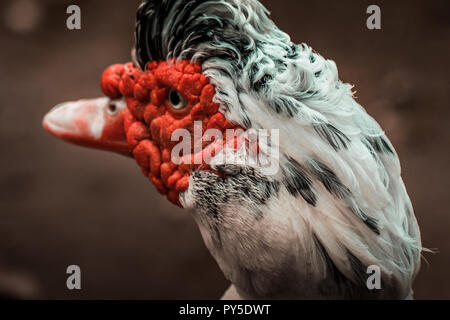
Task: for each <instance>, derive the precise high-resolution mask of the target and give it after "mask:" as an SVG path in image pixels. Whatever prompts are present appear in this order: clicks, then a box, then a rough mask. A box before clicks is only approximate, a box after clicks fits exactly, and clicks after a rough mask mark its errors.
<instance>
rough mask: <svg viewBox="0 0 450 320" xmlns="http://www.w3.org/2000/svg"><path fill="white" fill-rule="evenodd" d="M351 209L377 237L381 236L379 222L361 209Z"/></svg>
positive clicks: (352, 207) (351, 207)
mask: <svg viewBox="0 0 450 320" xmlns="http://www.w3.org/2000/svg"><path fill="white" fill-rule="evenodd" d="M350 209H351V210H352V212H353V213H354V214H356V215H357V216H358V217H360V218H361V220H362V221H363V222H364V223H365V224H366V226H368V227H369V229H370V230H372V231H373V232H374V233H376V234H377V235H380V227H379V226H378V220H377V219H375V218H373V217H370V216H368V215H367V214H366V213H365V212H364V211H363V210H362V209H361V208H358V207H354V206H350Z"/></svg>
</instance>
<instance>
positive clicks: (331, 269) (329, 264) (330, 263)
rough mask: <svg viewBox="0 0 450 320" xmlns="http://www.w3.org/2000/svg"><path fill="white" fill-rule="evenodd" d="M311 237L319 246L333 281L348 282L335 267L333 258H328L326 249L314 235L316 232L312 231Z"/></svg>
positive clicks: (338, 282)
mask: <svg viewBox="0 0 450 320" xmlns="http://www.w3.org/2000/svg"><path fill="white" fill-rule="evenodd" d="M312 237H313V240H314V243H315V244H316V246H317V248H319V251H320V253H321V255H322V257H323V259H324V262H325V264H326V267H327V271H328V274H329V275H330V276H331V278H332V279H333V281H334V282H336V284H337V285H341V284H343V283H346V282H348V279H347V277H346V276H345V275H344V274H343V273H342V272H341V271H340V270H339V269H338V268H337V267H336V265H335V264H334V262H333V259H331V258H330V256H329V254H328V252H327V250H326V249H325V247H324V246H323V244H322V242H321V241H320V240H319V238H318V237H317V236H316V234H314V233H313V234H312Z"/></svg>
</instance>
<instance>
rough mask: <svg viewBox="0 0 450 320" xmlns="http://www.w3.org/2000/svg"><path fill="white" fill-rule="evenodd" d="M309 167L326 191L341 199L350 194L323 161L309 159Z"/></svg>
mask: <svg viewBox="0 0 450 320" xmlns="http://www.w3.org/2000/svg"><path fill="white" fill-rule="evenodd" d="M310 168H311V171H312V172H313V173H314V174H315V175H316V176H317V178H318V179H319V180H320V181H321V182H322V184H323V185H324V187H325V189H327V191H328V192H330V193H331V194H333V195H334V196H336V197H337V198H339V199H341V200H342V199H346V198H347V197H349V196H351V192H350V190H349V189H348V188H347V187H346V186H344V184H343V183H342V182H341V180H340V179H339V178H338V177H337V176H336V174H335V173H334V172H333V171H332V170H331V169H330V168H329V167H328V166H326V165H325V164H324V163H322V162H320V161H318V160H311V162H310Z"/></svg>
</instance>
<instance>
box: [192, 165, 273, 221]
mask: <svg viewBox="0 0 450 320" xmlns="http://www.w3.org/2000/svg"><path fill="white" fill-rule="evenodd" d="M234 167H237V168H233V165H219V166H216V169H217V170H218V171H220V172H223V173H225V174H231V175H230V176H228V177H226V178H224V177H220V176H218V175H217V174H215V173H213V172H210V171H203V170H199V171H195V172H193V174H192V177H193V180H194V184H193V190H192V194H193V197H194V200H195V207H196V208H197V209H199V210H201V211H202V212H204V213H206V214H207V215H208V216H212V217H214V218H216V219H219V220H220V211H219V208H222V207H226V204H228V203H234V204H240V205H244V206H248V207H252V208H258V207H259V206H262V205H265V204H266V202H267V201H268V200H269V199H270V198H271V197H273V196H275V195H277V194H278V191H279V190H280V183H279V182H278V181H276V180H269V179H268V178H267V177H265V176H263V175H261V174H259V173H257V172H256V170H255V169H253V168H250V167H239V166H234ZM255 216H256V218H257V219H260V218H262V212H261V210H255Z"/></svg>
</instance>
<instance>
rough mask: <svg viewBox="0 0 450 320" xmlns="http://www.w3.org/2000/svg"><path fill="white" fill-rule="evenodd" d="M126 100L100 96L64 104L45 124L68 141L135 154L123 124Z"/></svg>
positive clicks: (51, 131)
mask: <svg viewBox="0 0 450 320" xmlns="http://www.w3.org/2000/svg"><path fill="white" fill-rule="evenodd" d="M125 108H126V104H125V101H124V100H123V99H121V100H110V99H108V98H97V99H90V100H80V101H76V102H67V103H63V104H60V105H58V106H56V107H54V108H53V109H52V110H50V111H49V112H48V113H47V114H46V115H45V117H44V120H43V123H42V124H43V126H44V128H45V129H46V130H47V131H48V132H50V133H51V134H53V135H55V136H57V137H58V138H61V139H63V140H65V141H68V142H71V143H75V144H78V145H82V146H85V147H90V148H96V149H102V150H108V151H114V152H118V153H121V154H125V155H128V156H131V155H132V150H131V149H130V148H129V146H128V144H127V140H126V135H125V130H124V125H123V112H122V111H123V110H124V109H125Z"/></svg>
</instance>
